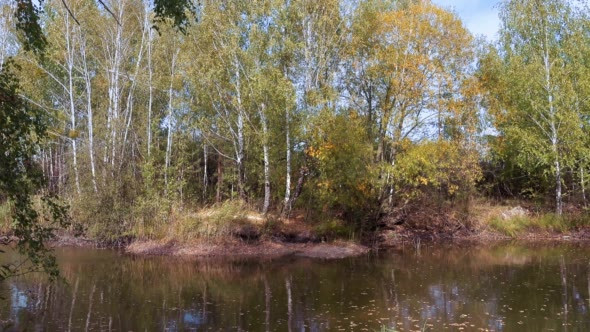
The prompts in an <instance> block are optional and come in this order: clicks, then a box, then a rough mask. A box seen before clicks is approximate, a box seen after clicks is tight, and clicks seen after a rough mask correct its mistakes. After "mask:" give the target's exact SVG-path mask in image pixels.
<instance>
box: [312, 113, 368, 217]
mask: <svg viewBox="0 0 590 332" xmlns="http://www.w3.org/2000/svg"><path fill="white" fill-rule="evenodd" d="M313 123H314V124H315V125H314V126H313V127H312V131H311V133H310V146H309V147H308V148H307V151H306V153H307V155H308V156H309V159H310V161H309V162H310V164H311V165H313V170H312V172H313V178H312V184H311V185H312V186H313V188H314V194H313V195H314V199H317V204H318V206H319V207H322V208H323V209H335V211H339V212H340V213H343V214H344V215H346V217H347V218H348V219H349V220H350V219H352V220H357V221H358V220H360V219H361V218H366V217H367V215H366V213H367V212H370V211H371V209H372V208H374V207H375V190H374V184H375V182H376V169H374V168H373V157H372V156H373V153H372V151H373V150H372V145H371V143H370V141H369V140H368V137H367V132H366V127H365V126H364V123H363V120H362V119H361V118H360V117H359V116H358V115H357V114H356V113H354V112H350V113H348V114H334V113H333V112H331V111H330V110H324V111H322V112H321V113H320V114H319V115H318V116H317V117H316V118H315V119H314V121H313Z"/></svg>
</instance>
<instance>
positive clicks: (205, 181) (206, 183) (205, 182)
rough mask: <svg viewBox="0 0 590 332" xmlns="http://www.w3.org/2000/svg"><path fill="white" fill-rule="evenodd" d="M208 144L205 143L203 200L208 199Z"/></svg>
mask: <svg viewBox="0 0 590 332" xmlns="http://www.w3.org/2000/svg"><path fill="white" fill-rule="evenodd" d="M207 158H208V156H207V144H205V143H203V201H205V200H206V199H207V186H208V182H209V181H208V180H207Z"/></svg>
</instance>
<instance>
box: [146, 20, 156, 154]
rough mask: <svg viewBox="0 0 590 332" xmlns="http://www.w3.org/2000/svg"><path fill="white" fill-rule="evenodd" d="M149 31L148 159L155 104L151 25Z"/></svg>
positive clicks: (150, 148)
mask: <svg viewBox="0 0 590 332" xmlns="http://www.w3.org/2000/svg"><path fill="white" fill-rule="evenodd" d="M147 10H148V9H146V16H145V25H146V26H149V21H148V13H147ZM148 31H149V33H148V45H147V52H148V56H147V62H148V91H149V97H148V110H147V111H148V118H147V156H148V159H149V158H150V155H151V152H152V104H153V90H154V88H153V83H152V75H153V70H152V38H153V34H152V29H151V27H150V28H149V30H148Z"/></svg>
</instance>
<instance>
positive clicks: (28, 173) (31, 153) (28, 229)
mask: <svg viewBox="0 0 590 332" xmlns="http://www.w3.org/2000/svg"><path fill="white" fill-rule="evenodd" d="M18 69H19V68H18V67H16V66H15V65H14V63H13V62H12V61H11V60H10V59H9V60H8V62H6V63H4V64H3V68H2V71H1V72H0V199H2V200H8V201H9V202H10V205H11V206H10V208H11V215H12V218H11V219H12V224H11V232H12V234H13V235H14V236H15V237H16V238H17V246H18V250H19V252H20V253H21V254H23V255H25V257H26V258H27V259H28V260H29V261H30V267H29V268H27V269H28V270H29V271H34V270H42V271H45V272H47V273H48V274H49V276H50V277H52V278H56V277H57V276H58V275H59V270H58V269H57V265H56V263H55V258H54V257H53V256H52V255H51V252H50V250H49V249H48V248H47V247H46V246H45V243H46V242H47V241H48V240H50V239H52V238H53V234H54V233H53V231H54V229H55V227H63V226H65V225H66V224H67V222H68V218H67V207H66V206H65V205H63V204H62V203H61V202H59V200H58V199H56V197H54V196H51V195H43V196H42V197H41V202H42V208H41V210H39V209H36V208H35V206H34V202H33V196H34V195H36V194H37V193H38V192H39V191H40V189H41V188H42V187H43V186H44V184H45V183H44V178H43V175H42V173H41V171H40V169H39V167H38V164H37V163H36V162H35V160H34V157H35V154H36V152H37V151H38V149H39V147H40V145H41V143H42V141H43V139H45V137H46V135H47V126H46V124H47V123H48V118H47V115H46V113H44V112H43V111H41V110H39V109H36V108H31V107H29V105H28V104H27V103H25V101H23V100H22V99H21V97H20V96H19V92H20V91H19V89H20V88H19V83H18V76H17V75H18ZM20 266H22V265H21V264H19V265H13V264H8V265H3V266H2V268H1V270H0V279H5V278H7V277H10V276H11V275H13V274H15V273H23V271H19V267H20ZM25 272H26V271H25Z"/></svg>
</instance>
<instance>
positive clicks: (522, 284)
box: [0, 244, 590, 331]
mask: <svg viewBox="0 0 590 332" xmlns="http://www.w3.org/2000/svg"><path fill="white" fill-rule="evenodd" d="M588 254H590V248H587V247H584V246H577V245H560V246H532V245H528V246H520V245H512V244H504V245H495V246H489V247H460V248H459V247H452V246H436V247H429V246H426V245H423V246H422V248H421V250H420V255H417V254H416V252H415V250H413V249H411V250H410V249H408V250H407V251H405V252H404V251H399V252H391V253H383V254H379V255H377V256H374V255H373V256H366V257H360V258H354V259H344V260H336V261H322V260H309V259H298V258H287V259H280V260H275V261H268V260H249V261H227V260H201V261H194V260H183V259H173V258H170V257H150V258H146V257H132V256H126V255H122V254H119V253H117V252H115V251H108V250H90V249H59V250H58V257H59V261H60V266H61V269H62V274H63V276H64V277H65V279H66V280H67V281H68V283H67V284H66V283H62V284H48V283H47V282H46V281H45V280H44V278H43V276H40V275H28V276H25V277H21V278H19V279H14V280H11V281H9V282H8V283H6V284H4V285H2V295H3V297H4V300H3V301H2V302H1V306H0V315H1V316H0V318H1V319H2V322H3V323H2V324H3V327H4V328H3V329H4V330H8V331H20V330H24V329H27V330H48V331H66V330H67V331H81V330H89V331H131V330H133V331H145V330H147V331H156V330H160V331H161V330H168V331H191V330H192V331H195V330H243V331H303V330H305V331H327V330H339V329H344V330H363V329H367V330H370V331H374V330H380V329H381V328H382V327H391V328H394V329H396V330H399V331H411V330H431V331H436V330H440V329H442V328H444V327H448V328H449V329H451V330H453V329H455V330H459V329H460V328H463V329H465V330H477V329H480V328H481V329H487V330H491V331H504V330H513V329H519V330H521V331H540V330H547V329H555V330H566V329H568V330H590V318H589V314H590V312H589V305H590V296H589V293H590V263H589V262H588V259H587V257H589V255H588Z"/></svg>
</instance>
